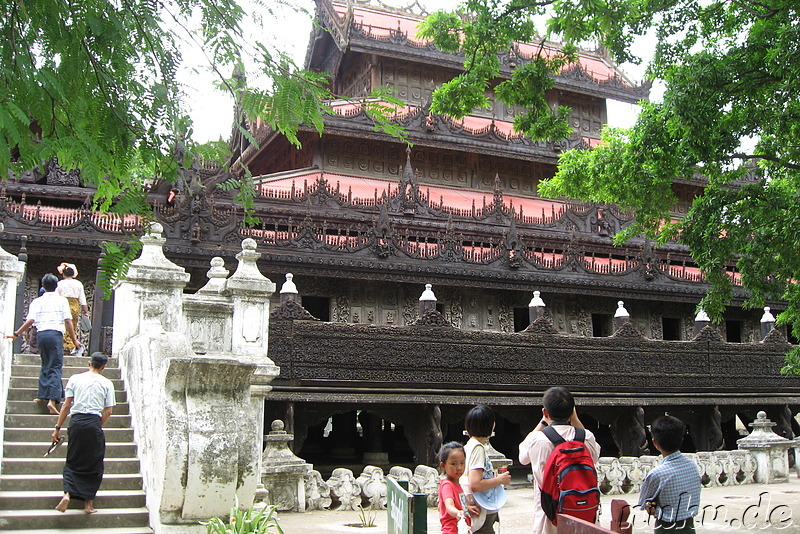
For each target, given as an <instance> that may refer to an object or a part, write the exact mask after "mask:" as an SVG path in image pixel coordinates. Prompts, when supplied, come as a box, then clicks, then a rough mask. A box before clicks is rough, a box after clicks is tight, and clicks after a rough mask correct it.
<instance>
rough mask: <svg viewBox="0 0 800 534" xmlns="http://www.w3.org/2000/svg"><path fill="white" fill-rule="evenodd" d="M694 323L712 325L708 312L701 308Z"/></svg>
mask: <svg viewBox="0 0 800 534" xmlns="http://www.w3.org/2000/svg"><path fill="white" fill-rule="evenodd" d="M694 322H696V323H710V322H711V319H710V318H709V317H708V314H707V313H706V311H705V310H704V309H702V308H700V311H699V312H697V315H696V316H695V317H694Z"/></svg>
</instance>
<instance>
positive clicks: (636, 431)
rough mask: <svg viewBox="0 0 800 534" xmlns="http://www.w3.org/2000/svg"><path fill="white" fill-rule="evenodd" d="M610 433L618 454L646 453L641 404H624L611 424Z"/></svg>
mask: <svg viewBox="0 0 800 534" xmlns="http://www.w3.org/2000/svg"><path fill="white" fill-rule="evenodd" d="M611 435H612V437H613V438H614V443H616V445H617V448H618V449H619V454H620V456H635V457H639V456H641V455H643V454H647V453H648V452H649V450H648V449H647V434H646V433H645V428H644V409H643V408H642V407H641V406H626V407H624V408H620V409H619V415H618V416H617V418H616V419H614V422H613V423H612V424H611Z"/></svg>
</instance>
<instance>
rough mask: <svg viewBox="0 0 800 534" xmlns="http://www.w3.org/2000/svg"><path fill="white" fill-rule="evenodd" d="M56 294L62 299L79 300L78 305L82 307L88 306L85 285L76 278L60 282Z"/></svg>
mask: <svg viewBox="0 0 800 534" xmlns="http://www.w3.org/2000/svg"><path fill="white" fill-rule="evenodd" d="M56 293H58V294H59V295H61V296H62V297H67V298H70V299H78V303H79V304H80V305H81V306H86V294H85V292H84V290H83V284H82V283H81V282H80V281H79V280H75V279H74V278H71V279H64V280H59V282H58V287H57V288H56Z"/></svg>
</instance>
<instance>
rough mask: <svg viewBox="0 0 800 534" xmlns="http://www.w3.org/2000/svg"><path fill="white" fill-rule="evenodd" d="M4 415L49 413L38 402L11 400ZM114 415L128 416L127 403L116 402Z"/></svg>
mask: <svg viewBox="0 0 800 534" xmlns="http://www.w3.org/2000/svg"><path fill="white" fill-rule="evenodd" d="M6 413H7V414H11V415H15V414H49V413H50V412H49V411H48V410H47V407H46V406H45V405H44V403H42V404H39V403H38V402H33V401H32V400H30V399H29V400H12V401H8V404H7V405H6ZM114 413H115V414H117V415H128V403H127V402H118V403H117V405H116V406H114Z"/></svg>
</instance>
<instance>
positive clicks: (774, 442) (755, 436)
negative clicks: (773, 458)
mask: <svg viewBox="0 0 800 534" xmlns="http://www.w3.org/2000/svg"><path fill="white" fill-rule="evenodd" d="M776 424H777V423H773V422H772V421H770V420H769V419H767V414H766V412H763V411H762V412H758V414H757V415H756V420H755V421H753V422H752V423H750V424H749V425H748V426H750V427H752V428H753V431H752V432H751V433H750V435H749V436H746V437H743V438H742V439H740V440H738V441H737V442H736V443H737V445H738V446H739V448H740V449H768V448H771V447H786V448H788V447H792V446H793V445H794V440H790V439H786V438H784V437H783V436H779V435H778V434H776V433H775V432H773V431H772V427H774V426H775V425H776Z"/></svg>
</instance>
